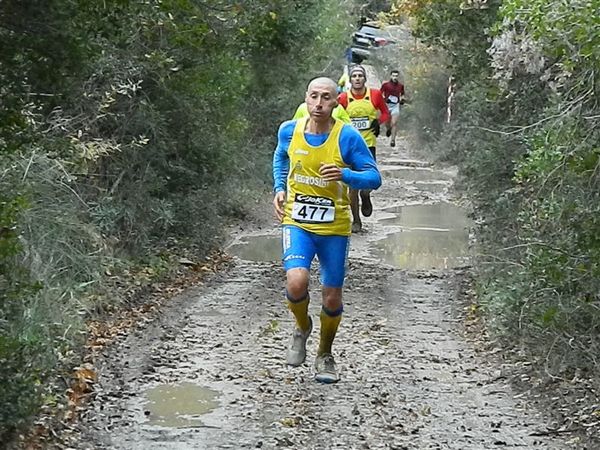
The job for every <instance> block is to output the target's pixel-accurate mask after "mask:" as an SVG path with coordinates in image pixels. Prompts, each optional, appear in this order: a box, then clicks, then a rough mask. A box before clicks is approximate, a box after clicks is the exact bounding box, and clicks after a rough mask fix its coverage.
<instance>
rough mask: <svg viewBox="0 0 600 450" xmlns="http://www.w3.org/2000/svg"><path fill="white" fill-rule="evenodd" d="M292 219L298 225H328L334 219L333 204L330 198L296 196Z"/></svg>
mask: <svg viewBox="0 0 600 450" xmlns="http://www.w3.org/2000/svg"><path fill="white" fill-rule="evenodd" d="M292 219H294V220H295V221H296V222H300V223H329V222H333V221H334V219H335V203H334V202H333V200H331V199H330V198H326V197H317V196H314V195H305V194H296V197H295V198H294V203H293V205H292Z"/></svg>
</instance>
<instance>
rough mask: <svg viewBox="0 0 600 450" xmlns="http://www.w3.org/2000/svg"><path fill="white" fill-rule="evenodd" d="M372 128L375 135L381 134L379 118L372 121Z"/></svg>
mask: <svg viewBox="0 0 600 450" xmlns="http://www.w3.org/2000/svg"><path fill="white" fill-rule="evenodd" d="M370 129H371V131H373V134H374V135H375V137H377V136H379V131H380V127H379V120H377V119H373V121H372V122H371V126H370Z"/></svg>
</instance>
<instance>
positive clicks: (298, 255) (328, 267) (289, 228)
mask: <svg viewBox="0 0 600 450" xmlns="http://www.w3.org/2000/svg"><path fill="white" fill-rule="evenodd" d="M282 233H283V238H282V242H283V268H284V269H285V270H286V272H287V271H288V270H290V269H295V268H298V267H303V268H305V269H306V270H309V271H310V265H311V263H312V260H313V259H314V257H315V255H316V256H318V258H319V264H320V267H321V284H322V285H323V286H326V287H333V288H340V287H342V286H343V285H344V278H345V276H346V261H347V259H348V251H349V250H350V237H349V236H322V235H319V234H315V233H311V232H310V231H306V230H303V229H302V228H300V227H297V226H294V225H284V226H283V228H282Z"/></svg>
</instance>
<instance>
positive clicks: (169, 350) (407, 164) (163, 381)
mask: <svg viewBox="0 0 600 450" xmlns="http://www.w3.org/2000/svg"><path fill="white" fill-rule="evenodd" d="M381 141H382V143H381V145H380V152H379V161H380V162H381V167H382V171H383V172H384V174H385V175H386V180H385V184H384V186H383V187H382V189H381V190H379V191H378V192H376V193H375V195H374V204H375V207H376V209H377V211H376V212H375V214H374V215H373V217H372V218H368V219H366V220H365V227H366V232H365V233H361V234H359V235H356V236H353V238H352V246H353V249H352V251H351V255H350V270H349V276H348V281H347V286H346V290H345V312H344V318H343V320H342V324H341V329H340V332H339V335H338V337H337V339H336V342H335V344H334V351H335V354H336V357H337V360H338V364H339V366H340V369H341V377H342V378H341V381H340V382H339V383H338V384H336V385H320V384H317V383H315V382H314V381H313V379H312V362H313V359H314V356H315V350H316V345H317V340H316V336H318V327H317V330H315V331H316V332H315V333H314V334H313V336H312V337H311V339H310V340H309V356H308V359H307V363H306V364H305V365H304V366H302V367H299V368H289V367H287V366H286V365H285V362H284V353H285V352H284V349H285V346H286V343H287V341H288V337H289V335H290V332H291V330H292V326H293V323H292V319H291V317H290V314H289V313H288V311H287V310H286V308H285V306H284V303H283V297H282V293H283V282H284V276H283V271H282V269H281V267H280V263H279V262H278V261H276V260H274V261H247V260H242V259H238V260H237V261H236V263H235V265H234V266H233V267H232V268H231V269H229V270H227V271H225V272H222V273H219V274H217V275H215V276H214V277H213V279H212V280H210V281H209V282H207V283H206V284H205V285H203V286H199V287H195V288H192V289H190V291H189V292H187V293H186V294H185V295H182V296H180V297H179V298H177V299H176V301H174V302H172V303H171V304H170V306H169V307H168V309H167V310H165V311H164V314H163V315H162V316H161V318H160V319H158V320H156V321H154V322H152V323H149V324H147V325H145V326H143V327H142V328H141V329H140V330H139V331H137V332H136V333H134V334H132V335H130V336H128V337H126V338H125V339H123V340H122V341H121V342H120V343H118V344H116V345H115V346H114V347H113V348H112V349H111V350H110V352H109V353H108V354H107V357H106V358H105V359H103V361H101V364H102V365H101V367H100V368H99V369H100V376H101V377H100V381H99V384H98V394H97V397H96V399H95V401H94V403H93V405H92V407H91V408H90V409H89V411H88V412H87V413H86V414H85V415H84V417H83V420H82V422H81V435H80V437H79V439H78V441H79V442H78V443H77V445H76V447H77V448H81V449H83V448H94V449H98V448H107V449H108V448H110V449H184V450H185V449H225V448H230V449H244V448H267V449H271V448H280V447H288V448H293V449H332V448H340V449H461V450H466V449H477V450H481V449H492V448H494V449H496V448H513V447H520V448H526V449H530V448H547V449H561V448H569V447H568V446H567V445H566V444H565V443H563V441H561V440H560V437H556V438H553V437H548V436H546V437H536V436H535V435H536V434H543V433H540V432H543V431H544V430H546V423H545V421H544V419H543V417H542V416H541V414H540V413H539V412H538V411H535V410H533V409H530V408H529V407H528V405H527V402H526V401H525V399H522V398H520V397H519V396H515V393H514V392H513V391H512V390H511V388H510V386H509V385H508V380H507V379H506V378H504V377H502V373H501V371H500V370H499V368H498V367H496V366H494V364H493V363H489V362H487V361H486V360H485V359H483V358H482V357H481V356H480V355H479V354H478V353H477V352H476V351H475V349H474V348H473V345H472V344H471V343H469V342H468V341H467V340H465V339H464V337H463V336H462V334H463V333H462V330H463V325H462V324H463V309H464V304H463V303H462V301H461V300H460V298H459V296H458V294H457V292H458V285H459V280H460V278H461V276H462V274H463V271H464V269H460V268H455V269H444V268H439V267H438V268H437V269H435V270H419V269H418V268H419V264H418V261H421V263H422V264H425V265H426V264H431V263H432V262H436V261H437V263H438V265H439V261H446V262H448V261H449V262H450V263H451V264H449V265H450V266H454V267H456V266H460V265H461V261H463V259H461V258H460V257H458V256H457V255H454V256H453V257H451V258H449V259H448V258H447V256H448V255H446V256H444V255H443V254H441V256H440V255H437V254H434V253H435V252H431V253H432V254H431V255H429V256H428V257H426V258H424V259H423V258H421V259H419V258H417V259H414V258H412V259H411V257H410V255H408V256H407V257H406V258H404V259H401V261H405V262H407V264H408V265H409V266H411V265H412V266H413V267H417V269H418V270H413V269H409V270H407V269H399V268H397V267H393V266H391V265H387V264H385V263H384V262H383V261H382V259H381V255H382V254H386V253H385V251H387V250H389V249H386V248H385V247H386V246H384V248H383V249H382V248H379V251H380V253H377V251H375V252H374V249H376V248H377V241H379V240H380V239H382V238H384V237H386V236H388V237H389V236H391V235H394V233H395V234H396V235H397V234H398V229H399V228H401V229H402V227H403V225H402V224H400V225H398V223H396V222H394V220H393V218H394V216H398V215H400V216H401V215H402V208H400V207H401V206H402V205H407V204H414V203H420V204H439V202H441V201H446V202H447V201H449V198H450V194H449V192H450V188H451V185H452V179H453V172H452V171H451V170H444V171H442V170H440V171H437V170H435V169H433V168H431V167H430V164H429V163H428V162H427V161H420V160H418V159H414V158H413V157H412V155H411V154H409V151H408V149H407V148H406V142H405V141H404V140H403V139H399V140H398V141H399V147H396V148H395V149H391V148H390V147H389V146H387V144H386V142H387V139H385V138H383V139H381ZM415 174H418V176H416V177H415ZM400 175H403V176H400ZM411 177H413V178H411ZM390 219H392V220H390ZM408 220H410V219H408ZM417 228H418V227H417ZM422 228H423V229H425V228H426V227H422ZM407 229H408V228H407ZM413 231H414V229H413ZM436 231H438V232H439V233H441V234H440V236H442V235H443V236H445V234H444V233H448V232H449V231H448V230H446V231H444V230H436ZM465 232H466V231H465ZM402 233H405V234H406V235H409V234H410V233H409V232H407V231H406V230H404V231H402V232H400V233H399V234H400V235H402ZM417 234H418V233H417ZM248 235H249V233H246V234H244V235H240V236H237V237H236V239H237V241H240V240H243V239H251V236H250V237H248ZM428 236H429V235H427V236H425V238H424V239H425V241H427V240H431V238H430V237H428ZM264 239H267V240H266V241H264ZM269 239H271V241H269ZM425 241H423V240H422V241H421V242H425ZM261 242H262V244H261V245H263V244H265V242H271V243H272V242H277V230H276V229H275V228H273V229H272V231H269V235H267V236H266V237H265V236H263V241H261ZM265 245H266V244H265ZM465 245H466V244H465ZM277 247H278V245H276V246H275V249H277ZM442 247H444V246H442ZM444 248H445V249H446V251H447V250H448V248H446V247H444ZM276 251H277V250H276ZM381 252H383V253H381ZM407 252H408V253H410V252H409V251H407ZM408 253H407V254H408ZM442 253H443V252H442ZM387 254H388V255H389V253H387ZM377 255H379V256H377ZM432 255H433V256H432ZM263 256H264V255H263ZM405 256H406V255H405ZM413 256H414V255H413ZM451 256H452V255H451ZM444 258H446V259H444ZM259 259H260V258H259ZM263 259H268V258H266V257H264V258H263ZM390 261H394V259H393V257H392V259H390ZM444 264H445V263H444ZM312 286H313V298H315V299H317V298H318V291H317V290H316V286H318V282H317V279H316V275H315V278H314V279H313V280H312ZM310 310H311V313H312V314H313V316H314V317H318V312H319V302H318V301H313V303H312V304H311V308H310Z"/></svg>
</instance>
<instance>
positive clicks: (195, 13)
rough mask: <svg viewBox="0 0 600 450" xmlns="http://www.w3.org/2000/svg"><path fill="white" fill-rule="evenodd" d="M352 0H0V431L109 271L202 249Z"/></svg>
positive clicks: (262, 177)
mask: <svg viewBox="0 0 600 450" xmlns="http://www.w3.org/2000/svg"><path fill="white" fill-rule="evenodd" d="M351 6H352V5H351V4H350V1H348V2H347V3H346V2H341V3H340V2H339V1H331V0H302V1H284V0H269V1H258V0H248V1H244V2H237V1H228V0H203V1H200V0H146V1H128V0H106V1H102V2H96V1H92V2H90V1H81V0H31V1H27V2H24V1H20V0H4V1H2V2H0V39H1V40H2V45H1V46H0V97H1V101H0V440H2V441H4V439H5V438H6V437H7V436H8V435H9V433H10V432H11V431H13V430H14V429H15V427H17V426H18V425H19V424H21V423H22V422H23V421H24V420H25V419H27V418H28V417H29V416H30V414H31V413H33V412H35V411H36V410H37V408H38V407H39V406H40V405H41V404H42V403H43V402H48V401H50V400H49V399H50V397H51V396H50V395H46V394H47V392H46V391H45V390H46V389H47V383H46V381H47V380H49V379H51V377H49V374H51V373H52V371H53V370H55V369H56V367H58V366H59V364H60V363H61V362H68V361H69V360H70V358H72V350H71V349H72V348H73V344H74V343H76V342H77V339H78V338H79V337H80V336H81V331H82V321H83V320H84V319H85V318H86V317H89V314H90V312H92V311H94V310H96V309H98V308H100V307H103V306H105V305H106V304H107V303H108V304H109V305H110V304H111V303H114V302H117V301H118V297H117V296H116V295H115V293H112V292H107V291H106V290H107V287H106V286H107V285H106V283H105V279H106V277H107V276H108V275H114V274H115V273H118V271H119V270H124V269H126V268H127V267H129V266H130V265H131V264H132V263H133V262H134V258H140V257H147V256H153V255H154V256H156V255H161V254H162V253H161V251H162V250H163V249H165V248H166V247H167V246H168V245H173V242H175V241H176V242H179V243H180V244H181V243H183V244H186V243H193V244H194V245H195V247H196V248H197V249H198V250H199V251H200V252H202V251H206V250H208V249H209V248H210V247H211V246H212V245H214V243H215V240H218V239H219V237H220V233H221V230H222V226H223V224H224V223H225V222H226V221H227V220H229V218H231V217H232V216H237V217H239V218H243V217H244V214H246V213H247V211H248V209H247V208H248V207H251V205H252V204H253V200H252V199H253V198H254V197H255V196H256V195H257V194H256V193H257V192H258V193H260V192H264V191H266V190H268V189H269V186H270V176H269V162H270V155H271V152H272V145H273V138H274V136H275V133H276V130H277V125H278V123H279V122H280V121H281V120H283V119H285V118H286V117H289V116H290V115H291V114H292V112H293V110H294V109H295V107H296V105H297V103H299V102H300V101H301V98H302V93H303V91H304V87H305V83H306V81H307V80H308V79H309V78H311V77H312V76H314V75H315V72H314V70H315V69H314V68H315V67H316V68H322V69H323V73H325V74H330V75H332V76H337V75H338V74H337V72H338V71H339V70H340V66H341V63H342V55H343V49H344V46H345V41H346V40H347V39H348V36H349V31H348V27H349V25H350V24H351V23H353V22H354V20H352V19H351V18H350V17H348V15H349V13H348V11H351V10H352V7H351ZM102 294H104V295H102Z"/></svg>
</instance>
